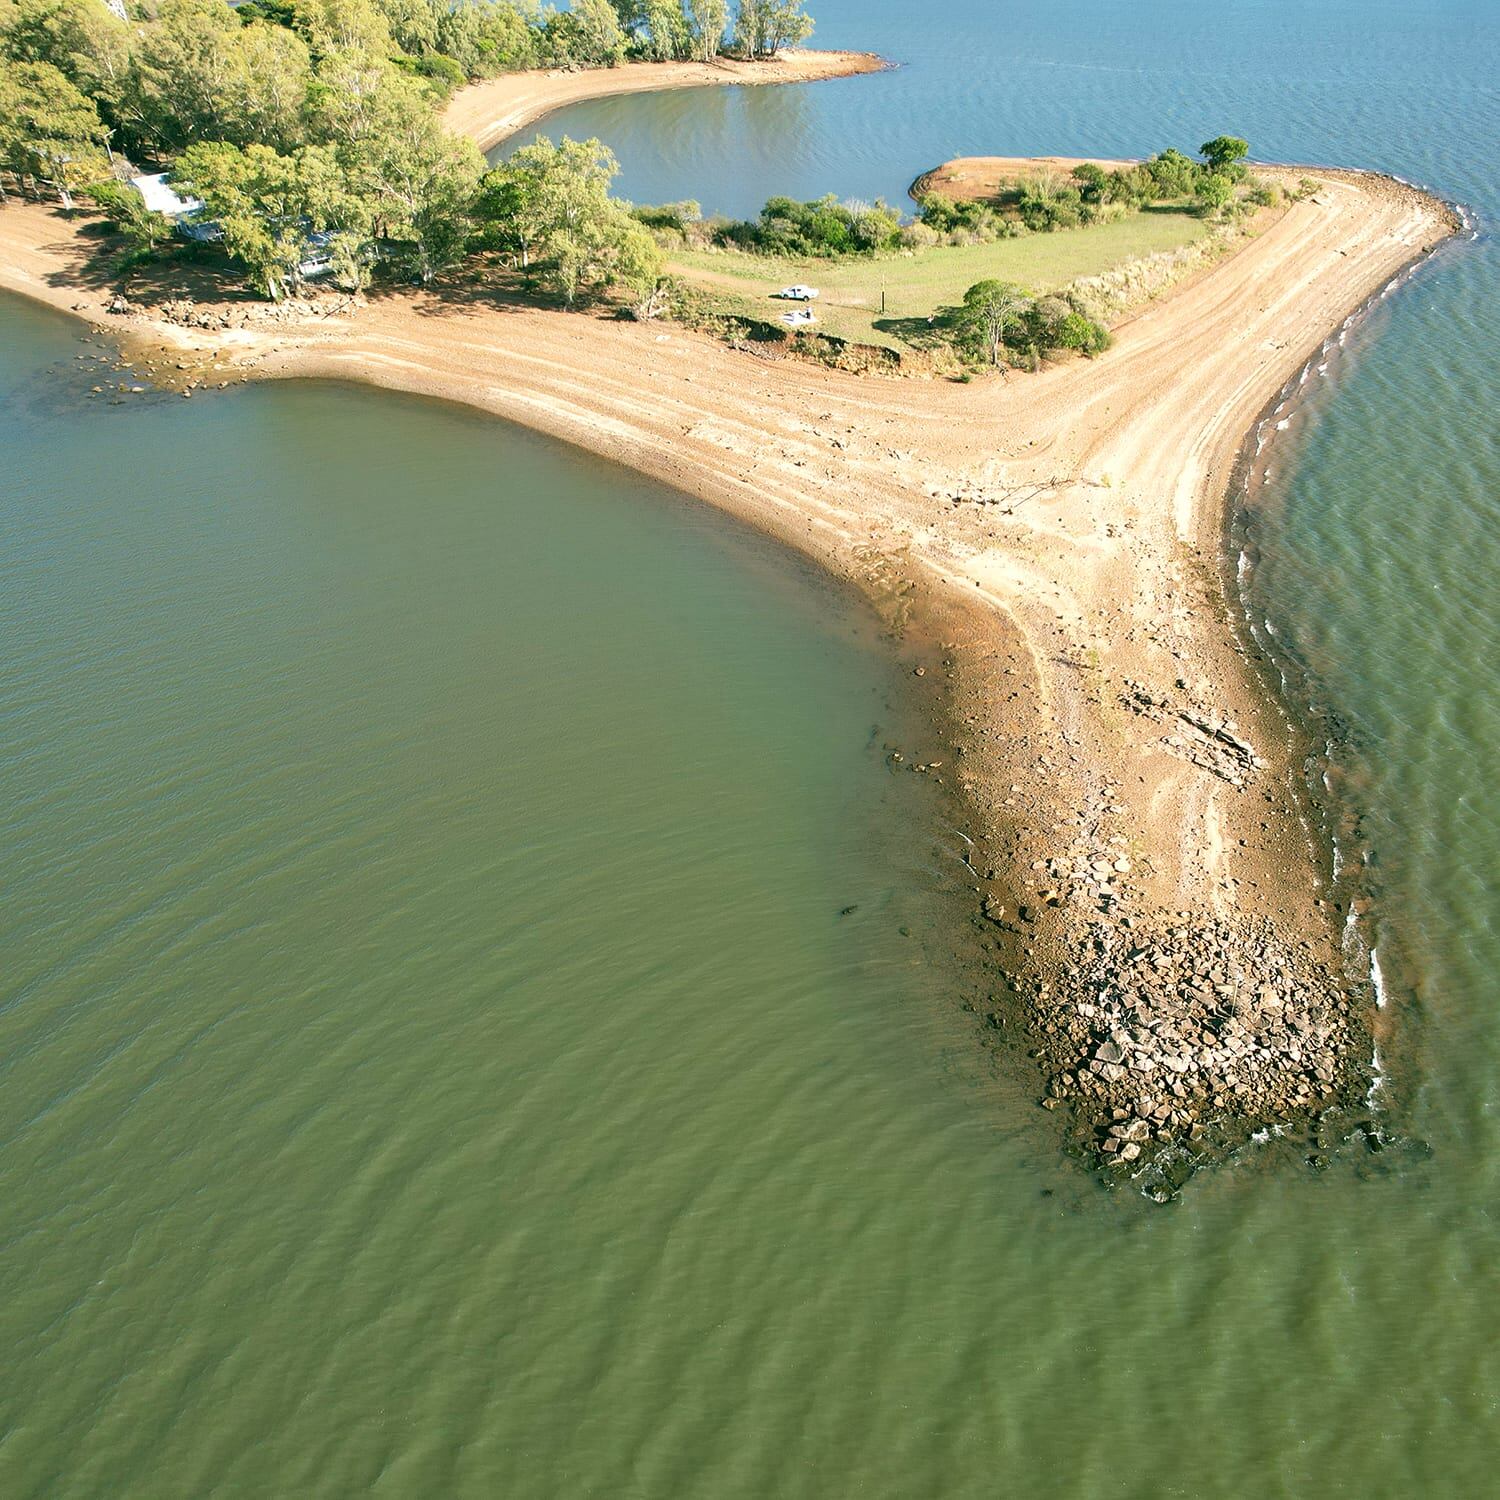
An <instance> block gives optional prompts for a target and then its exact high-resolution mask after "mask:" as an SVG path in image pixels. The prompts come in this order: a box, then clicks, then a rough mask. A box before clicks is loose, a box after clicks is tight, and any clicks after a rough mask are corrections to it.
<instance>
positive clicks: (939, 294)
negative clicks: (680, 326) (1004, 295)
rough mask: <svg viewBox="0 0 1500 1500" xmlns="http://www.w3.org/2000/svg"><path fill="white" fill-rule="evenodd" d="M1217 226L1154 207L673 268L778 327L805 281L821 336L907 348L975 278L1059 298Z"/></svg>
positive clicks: (720, 253)
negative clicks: (1086, 219) (1096, 218)
mask: <svg viewBox="0 0 1500 1500" xmlns="http://www.w3.org/2000/svg"><path fill="white" fill-rule="evenodd" d="M1210 227H1211V226H1210V225H1209V224H1208V223H1207V222H1205V221H1204V220H1203V219H1200V218H1197V217H1195V216H1194V215H1192V214H1188V213H1182V212H1179V211H1176V210H1173V209H1149V208H1148V209H1145V210H1143V211H1142V212H1140V213H1133V214H1129V215H1127V216H1126V217H1125V218H1123V219H1116V220H1114V221H1113V222H1111V223H1107V224H1089V225H1085V226H1083V227H1081V228H1078V229H1059V230H1054V231H1053V232H1051V233H1049V234H1026V235H1022V236H1020V237H1019V238H1017V239H1002V240H994V241H992V242H991V243H989V244H981V245H934V246H930V247H928V248H925V249H921V250H907V251H895V252H892V253H889V254H884V255H875V256H857V257H850V258H848V259H842V260H832V259H830V260H824V259H821V258H819V257H816V256H810V257H805V258H799V257H793V256H777V255H758V254H753V253H750V252H746V251H743V250H714V249H709V250H688V249H674V250H671V251H669V252H668V269H669V270H670V271H671V272H672V273H673V274H674V275H678V276H681V277H682V278H683V279H684V280H685V281H689V282H692V283H694V284H696V285H698V286H700V287H702V288H704V290H705V291H708V292H710V293H711V294H712V295H713V300H714V302H715V305H716V306H717V307H718V308H719V309H720V310H721V311H723V312H726V313H734V314H738V315H740V316H743V317H752V318H762V319H767V320H769V321H773V322H774V321H777V320H778V319H779V317H780V314H781V313H782V312H784V311H785V310H786V308H787V307H788V306H790V305H791V304H788V303H785V302H781V301H779V300H777V299H776V298H775V297H773V296H772V293H774V292H776V291H779V290H780V289H781V288H782V287H784V286H787V285H790V284H791V283H793V282H799V281H800V282H806V283H808V285H810V286H815V287H817V288H818V289H819V290H820V292H821V296H820V297H819V299H818V301H817V302H816V304H814V306H815V308H816V311H817V315H818V324H817V326H818V330H819V331H820V332H822V333H829V334H833V335H835V336H836V337H838V338H843V339H849V340H851V341H853V342H856V343H861V344H880V345H884V346H885V347H887V348H891V349H906V348H910V347H911V346H912V344H913V343H914V342H920V341H921V338H922V335H923V334H925V332H926V330H927V319H928V317H929V316H930V315H931V314H933V313H935V312H936V311H937V309H938V308H940V307H945V306H951V305H952V304H954V303H956V302H959V301H961V300H962V298H963V294H964V292H965V291H967V290H968V288H969V287H971V286H972V285H973V284H974V283H975V282H976V281H984V280H986V279H987V278H994V279H995V280H998V281H1014V282H1017V283H1019V284H1020V285H1021V286H1023V287H1025V288H1026V290H1027V291H1028V292H1033V293H1041V292H1052V291H1057V290H1058V289H1059V288H1061V287H1064V286H1067V285H1068V283H1069V282H1072V281H1076V280H1078V278H1079V277H1081V276H1097V275H1100V274H1102V273H1103V272H1105V271H1108V270H1111V269H1113V268H1114V267H1115V266H1118V265H1122V264H1123V263H1125V262H1126V261H1131V260H1139V259H1140V258H1142V257H1143V256H1147V255H1153V254H1155V253H1156V252H1158V251H1162V250H1175V249H1177V248H1178V247H1179V246H1180V245H1186V244H1189V243H1190V242H1192V241H1193V240H1196V239H1200V238H1201V237H1202V236H1203V235H1205V234H1207V233H1208V232H1209V229H1210ZM882 293H883V297H884V305H885V313H884V315H883V316H882V314H881V303H882Z"/></svg>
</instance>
